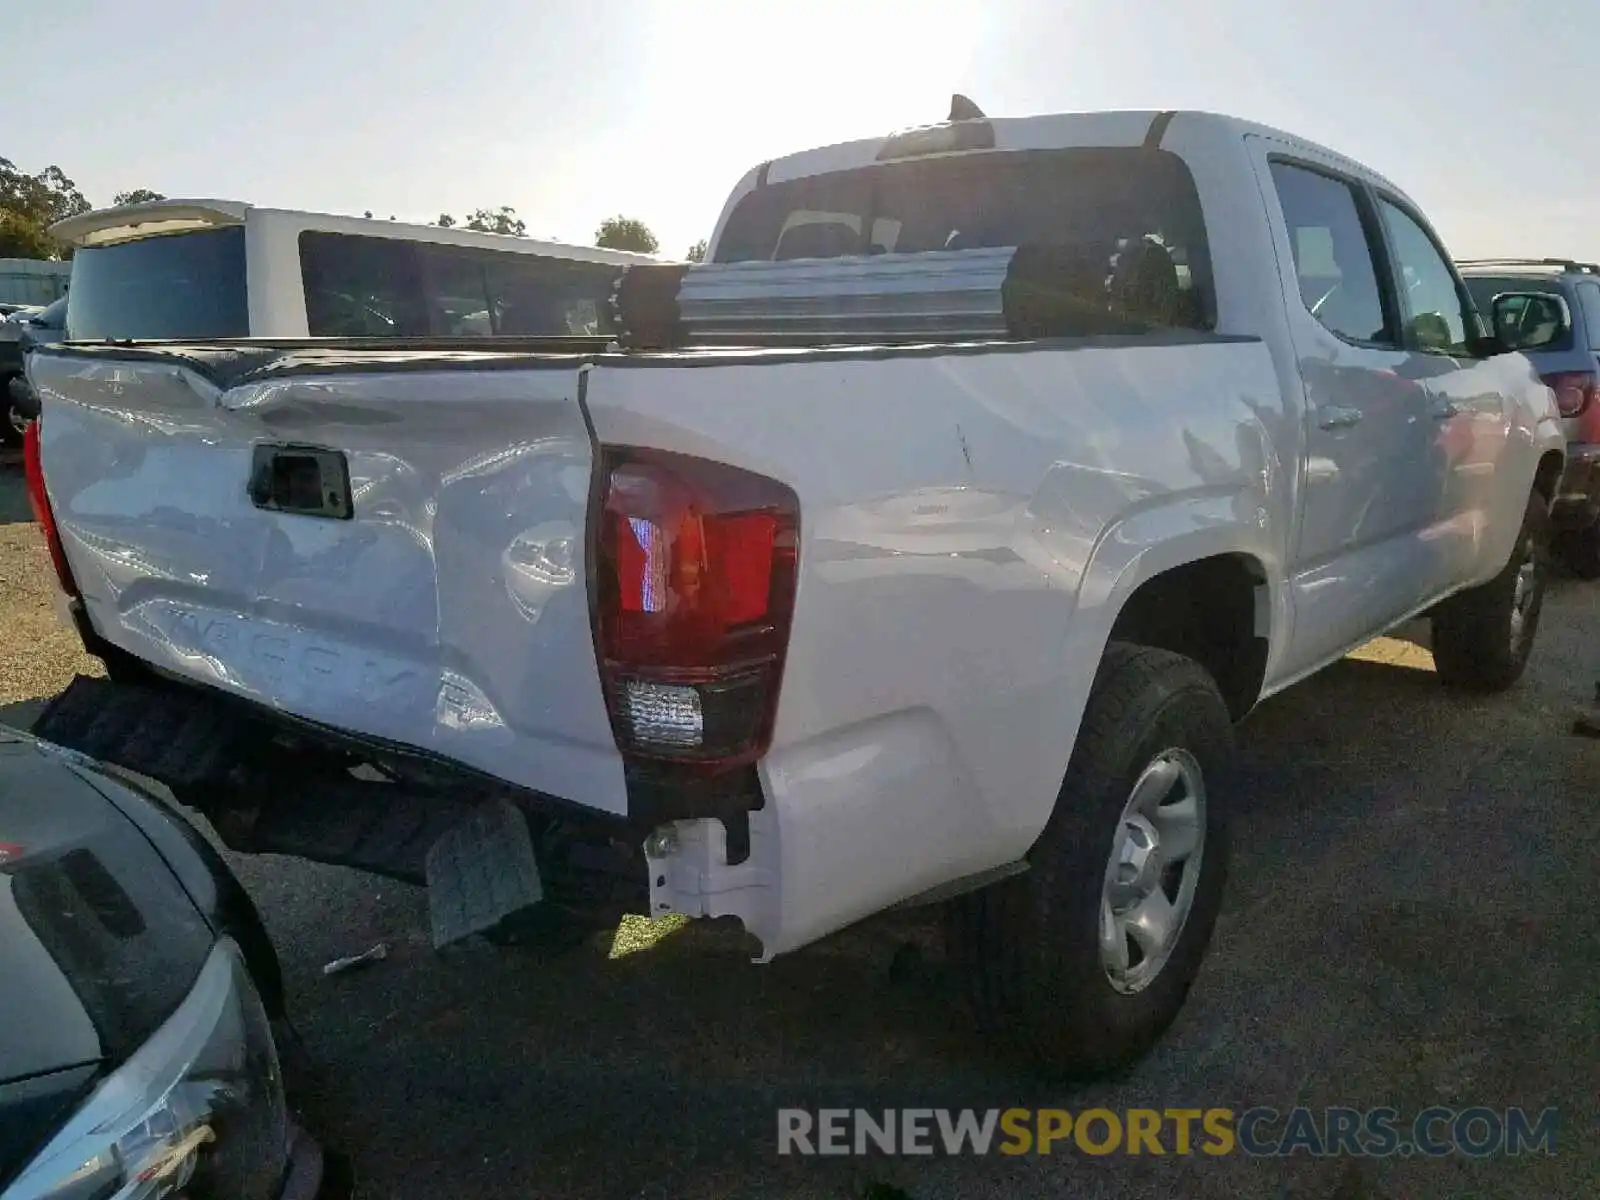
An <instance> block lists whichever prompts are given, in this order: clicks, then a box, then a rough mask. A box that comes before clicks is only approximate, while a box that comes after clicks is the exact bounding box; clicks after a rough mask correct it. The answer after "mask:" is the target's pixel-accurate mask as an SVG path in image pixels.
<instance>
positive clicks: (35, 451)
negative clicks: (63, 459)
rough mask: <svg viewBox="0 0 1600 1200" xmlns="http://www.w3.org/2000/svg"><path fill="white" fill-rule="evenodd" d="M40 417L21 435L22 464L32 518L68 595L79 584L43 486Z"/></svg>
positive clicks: (76, 588) (75, 591)
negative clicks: (40, 454)
mask: <svg viewBox="0 0 1600 1200" xmlns="http://www.w3.org/2000/svg"><path fill="white" fill-rule="evenodd" d="M39 423H40V422H39V419H37V418H36V419H35V420H34V421H33V422H32V423H31V424H29V426H28V428H27V429H26V430H25V431H24V432H23V435H22V466H23V471H24V473H25V474H26V476H27V480H28V504H29V506H30V507H31V508H32V509H33V519H34V520H35V521H37V522H39V532H40V533H42V534H44V544H45V545H46V546H48V547H49V548H50V561H51V562H52V563H54V564H55V568H56V579H57V580H58V581H59V582H60V584H61V590H62V591H64V592H66V594H67V595H69V596H76V595H77V594H78V585H77V583H76V582H75V581H74V580H73V578H72V568H71V567H69V566H68V565H67V552H66V550H65V549H63V548H62V545H61V533H60V531H59V530H57V529H56V516H55V513H53V512H51V511H50V496H49V493H47V492H46V491H45V490H44V465H43V463H42V462H41V461H40V458H39Z"/></svg>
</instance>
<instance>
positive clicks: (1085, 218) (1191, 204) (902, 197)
mask: <svg viewBox="0 0 1600 1200" xmlns="http://www.w3.org/2000/svg"><path fill="white" fill-rule="evenodd" d="M1006 246H1018V247H1022V246H1026V247H1038V248H1040V249H1041V251H1045V252H1047V253H1045V254H1044V255H1043V257H1044V258H1047V259H1048V260H1049V261H1050V262H1051V263H1053V264H1057V265H1056V266H1055V267H1053V268H1052V270H1053V271H1054V272H1055V274H1054V275H1053V277H1052V280H1051V286H1052V288H1053V289H1055V290H1057V291H1060V292H1065V293H1068V294H1070V295H1071V296H1072V297H1073V298H1074V299H1084V300H1088V301H1090V302H1091V303H1092V304H1094V305H1101V304H1103V303H1104V302H1105V301H1106V300H1107V298H1108V296H1109V295H1110V293H1111V289H1112V287H1113V286H1114V285H1113V284H1112V283H1111V282H1109V281H1110V280H1111V279H1112V278H1113V277H1115V276H1116V274H1117V270H1118V265H1117V264H1118V263H1119V262H1122V257H1121V256H1122V254H1124V253H1125V252H1127V251H1128V249H1129V248H1130V247H1140V249H1139V251H1138V256H1139V257H1142V258H1143V260H1144V262H1145V263H1146V264H1147V265H1148V268H1149V272H1150V274H1151V276H1153V277H1154V278H1156V279H1157V280H1158V281H1159V282H1160V286H1161V287H1162V288H1163V289H1170V292H1171V295H1170V296H1169V295H1168V294H1167V292H1166V291H1163V292H1162V293H1161V295H1160V299H1161V300H1162V301H1163V302H1162V303H1159V304H1155V303H1153V304H1151V305H1150V306H1149V311H1151V312H1152V313H1154V314H1157V315H1159V316H1160V317H1161V318H1162V321H1163V322H1164V323H1168V324H1176V325H1181V326H1186V327H1195V328H1208V327H1209V326H1210V324H1211V320H1212V314H1213V311H1214V304H1213V301H1212V299H1211V263H1210V258H1209V256H1208V252H1207V249H1206V239H1205V220H1204V217H1203V216H1202V214H1201V211H1200V201H1199V197H1198V196H1197V194H1196V192H1195V186H1194V180H1193V178H1192V177H1191V176H1190V174H1189V169H1188V167H1187V166H1185V165H1184V162H1183V160H1182V159H1180V158H1178V157H1177V156H1176V155H1174V154H1171V153H1169V152H1167V151H1151V150H1144V149H1138V148H1131V147H1084V148H1078V149H1071V150H1048V151H1044V150H1040V151H1006V152H1001V153H976V154H960V155H952V156H949V157H938V158H921V159H906V160H903V161H898V162H887V163H883V164H880V165H877V166H871V167H862V168H857V169H854V170H848V171H832V172H827V173H824V174H819V175H810V176H806V177H804V178H800V179H793V180H788V181H786V182H782V183H774V184H769V185H767V186H766V187H761V188H757V189H756V190H755V191H753V192H751V193H749V194H748V195H746V196H745V197H743V198H742V199H741V200H740V201H739V203H738V205H737V206H736V207H735V208H734V210H733V212H732V213H731V214H730V215H729V217H728V222H727V225H726V227H725V228H724V230H723V232H722V236H721V237H720V238H719V239H718V242H717V255H716V261H717V262H748V261H753V260H777V261H781V260H787V259H796V258H842V257H848V256H853V255H868V254H908V253H920V252H923V251H929V250H974V249H982V248H997V247H1006ZM1134 257H1135V256H1133V255H1130V256H1129V257H1128V260H1127V261H1129V262H1131V261H1133V259H1134ZM1168 299H1170V300H1171V301H1172V303H1170V304H1169V303H1165V301H1166V300H1168ZM1086 311H1088V310H1086ZM1141 311H1143V310H1141ZM1174 314H1175V315H1174Z"/></svg>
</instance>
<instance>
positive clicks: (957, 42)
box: [0, 0, 1600, 259]
mask: <svg viewBox="0 0 1600 1200" xmlns="http://www.w3.org/2000/svg"><path fill="white" fill-rule="evenodd" d="M0 47H3V48H4V50H5V60H6V62H7V63H8V64H10V69H9V70H8V73H7V79H8V84H9V86H8V87H7V88H6V95H7V102H6V106H5V116H4V118H3V124H0V155H4V156H5V157H8V158H11V159H12V160H14V161H15V162H16V164H17V165H18V166H20V167H23V168H25V169H28V170H30V171H36V170H39V169H40V168H42V167H44V166H46V165H48V164H50V163H57V164H59V165H60V166H61V167H62V168H63V169H64V170H65V171H66V172H67V174H69V175H70V176H72V177H73V178H74V179H76V180H77V181H78V184H79V186H80V187H81V188H82V189H83V190H84V192H85V193H86V194H87V195H88V197H89V199H90V200H91V201H93V202H94V203H95V204H96V205H101V204H106V203H109V201H110V199H111V196H112V194H113V193H114V192H117V191H122V190H126V189H129V188H135V187H148V188H153V189H155V190H157V191H160V192H165V193H166V194H168V195H173V196H179V195H186V196H220V197H227V198H231V199H241V200H249V201H252V202H255V203H258V204H270V205H277V206H282V207H288V208H307V209H317V210H325V211H332V212H350V213H360V212H361V211H363V210H364V209H371V210H373V212H374V213H375V214H376V215H378V216H385V217H386V216H389V215H390V214H391V213H392V214H395V215H397V216H399V217H401V218H412V219H421V220H432V219H433V218H434V217H435V216H437V215H438V214H439V213H440V212H441V211H449V212H453V213H456V214H460V213H461V212H463V211H466V210H470V209H473V208H476V207H480V206H498V205H500V204H510V205H512V206H514V207H515V208H516V209H517V210H518V211H519V212H520V213H521V214H522V216H523V217H524V218H525V219H526V221H527V223H528V230H529V232H530V233H532V234H535V235H539V236H548V237H555V238H559V239H562V240H568V241H582V242H588V241H590V240H592V238H593V236H594V229H595V226H596V225H597V224H598V222H599V221H600V219H601V218H602V217H605V216H607V215H609V214H611V213H616V212H623V213H626V214H628V215H632V216H638V217H640V218H642V219H644V221H645V222H646V223H648V224H649V225H650V226H651V227H652V228H653V229H655V231H656V232H657V233H658V234H659V235H660V236H661V239H662V248H663V250H664V251H665V252H667V253H671V254H681V253H682V251H683V250H684V249H686V248H687V247H688V246H689V244H690V243H692V242H693V241H694V240H696V239H697V238H699V237H702V236H704V235H706V234H707V233H709V232H710V230H711V227H712V225H713V223H714V222H715V219H716V216H717V213H718V211H719V210H720V207H721V204H722V200H723V197H724V195H725V193H726V192H727V190H728V189H729V188H730V187H731V186H732V184H733V183H734V182H735V181H736V180H737V179H738V178H739V176H740V175H741V174H742V173H743V172H744V170H745V169H746V168H747V167H749V166H750V165H752V164H753V163H755V162H757V161H760V160H761V159H764V158H770V157H773V156H775V155H779V154H783V153H786V152H788V151H791V150H799V149H804V148H806V147H808V146H813V145H819V144H823V143H827V142H833V141H839V140H843V139H846V138H850V137H859V136H871V135H875V134H880V133H886V132H888V131H889V130H891V129H894V128H896V127H899V126H903V125H907V124H915V123H921V122H925V121H930V120H938V119H942V118H943V117H944V115H945V113H946V111H947V106H948V103H949V94H950V93H951V92H952V91H962V92H965V93H967V94H969V95H971V96H972V97H973V98H974V99H976V100H977V101H978V103H979V104H981V105H982V106H983V107H984V108H985V109H986V110H987V111H988V112H989V113H991V114H992V115H997V116H999V115H1005V116H1018V115H1024V114H1028V113H1036V112H1052V111H1069V110H1078V109H1097V108H1207V109H1212V110H1215V111H1220V112H1228V113H1233V114H1236V115H1238V116H1244V117H1250V118H1253V119H1256V120H1260V121H1264V122H1266V123H1268V124H1272V125H1278V126H1281V127H1284V128H1286V129H1289V130H1291V131H1293V132H1295V133H1299V134H1303V135H1305V136H1308V137H1311V138H1313V139H1315V140H1318V141H1322V142H1325V143H1328V144H1329V145H1331V146H1332V147H1334V148H1335V149H1338V150H1340V151H1343V152H1344V153H1346V154H1349V155H1351V156H1353V157H1355V158H1359V159H1361V160H1363V161H1365V162H1367V163H1369V164H1370V165H1371V166H1373V167H1375V168H1376V169H1378V170H1380V171H1382V172H1383V173H1384V174H1386V175H1388V176H1389V177H1390V178H1392V179H1394V180H1395V182H1397V183H1398V184H1400V185H1401V186H1402V187H1404V188H1405V189H1406V190H1408V191H1409V192H1410V193H1411V194H1412V195H1413V196H1415V197H1416V198H1417V200H1418V201H1419V203H1421V204H1422V205H1423V207H1424V209H1425V210H1426V211H1427V213H1428V214H1429V215H1430V216H1431V217H1432V219H1433V220H1434V222H1435V223H1436V224H1437V225H1438V226H1439V229H1440V232H1441V233H1442V234H1443V236H1444V238H1445V241H1446V242H1447V244H1448V245H1449V247H1450V249H1451V250H1452V252H1453V253H1455V254H1456V255H1457V256H1458V257H1465V256H1470V255H1475V254H1493V253H1501V254H1572V255H1577V256H1585V255H1586V256H1588V257H1590V258H1591V259H1593V258H1600V115H1597V112H1596V108H1595V101H1594V97H1595V95H1596V87H1595V83H1594V80H1595V78H1596V74H1595V67H1594V62H1595V56H1596V54H1597V52H1600V2H1597V0H1542V2H1541V3H1539V4H1537V5H1531V4H1523V3H1488V2H1482V0H1480V2H1477V3H1474V2H1473V0H1278V2H1270V0H988V2H987V3H984V2H982V0H978V2H971V0H905V2H902V0H743V2H738V0H731V2H725V0H523V2H522V3H521V4H518V3H515V2H514V0H498V2H495V3H491V2H489V0H448V2H441V0H0ZM19 67H20V69H19Z"/></svg>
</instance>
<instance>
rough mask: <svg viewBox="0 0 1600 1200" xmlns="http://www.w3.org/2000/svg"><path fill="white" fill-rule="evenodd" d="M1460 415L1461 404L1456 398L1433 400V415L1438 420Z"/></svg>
mask: <svg viewBox="0 0 1600 1200" xmlns="http://www.w3.org/2000/svg"><path fill="white" fill-rule="evenodd" d="M1460 415H1461V406H1460V405H1459V404H1457V403H1456V402H1455V401H1454V400H1435V401H1434V402H1433V417H1434V420H1436V421H1445V420H1448V419H1449V418H1451V417H1459V416H1460Z"/></svg>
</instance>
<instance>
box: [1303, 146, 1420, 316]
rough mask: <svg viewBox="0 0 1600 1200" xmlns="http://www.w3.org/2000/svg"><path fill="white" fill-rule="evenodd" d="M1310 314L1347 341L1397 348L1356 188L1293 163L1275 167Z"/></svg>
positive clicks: (1379, 258)
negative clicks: (1379, 285)
mask: <svg viewBox="0 0 1600 1200" xmlns="http://www.w3.org/2000/svg"><path fill="white" fill-rule="evenodd" d="M1272 183H1273V187H1274V189H1275V190H1276V191H1277V193H1278V204H1279V207H1281V208H1282V210H1283V219H1284V223H1285V225H1286V226H1287V227H1288V230H1289V249H1290V251H1291V253H1292V254H1293V255H1294V272H1295V280H1296V282H1297V283H1298V285H1299V288H1300V299H1301V301H1302V302H1303V303H1304V304H1305V307H1306V311H1308V312H1309V313H1310V314H1311V315H1312V316H1313V317H1315V318H1316V319H1317V320H1318V321H1319V322H1320V323H1321V324H1322V326H1323V327H1324V328H1325V329H1327V330H1328V331H1329V332H1331V333H1334V334H1337V335H1338V336H1339V337H1341V338H1344V339H1345V340H1347V341H1352V342H1362V343H1366V344H1376V345H1385V346H1388V345H1394V344H1395V342H1396V340H1397V339H1396V337H1395V334H1394V331H1393V328H1392V323H1391V322H1390V321H1389V320H1388V319H1387V318H1386V317H1385V314H1384V309H1383V293H1382V292H1381V291H1380V290H1379V287H1378V266H1377V264H1378V263H1379V262H1380V261H1381V256H1380V254H1379V253H1378V250H1377V246H1376V245H1375V240H1374V237H1373V233H1372V231H1370V230H1369V229H1368V228H1367V223H1366V222H1365V221H1364V220H1363V219H1362V215H1361V206H1360V203H1359V202H1358V200H1357V199H1356V192H1355V189H1354V187H1353V186H1352V185H1351V184H1350V183H1348V182H1346V181H1345V180H1342V179H1338V178H1335V177H1334V176H1332V175H1325V174H1323V173H1322V172H1320V171H1313V170H1311V169H1310V168H1308V167H1301V166H1297V165H1295V164H1293V163H1287V162H1274V163H1272Z"/></svg>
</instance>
